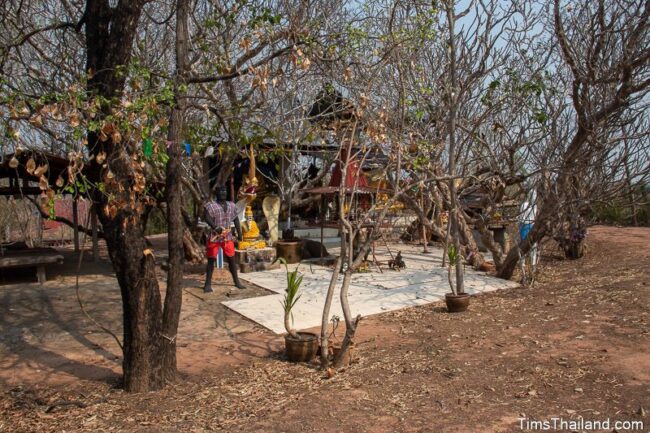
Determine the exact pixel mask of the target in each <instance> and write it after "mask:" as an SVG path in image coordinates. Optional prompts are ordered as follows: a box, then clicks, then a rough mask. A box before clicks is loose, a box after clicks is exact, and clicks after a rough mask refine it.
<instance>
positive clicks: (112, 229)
mask: <svg viewBox="0 0 650 433" xmlns="http://www.w3.org/2000/svg"><path fill="white" fill-rule="evenodd" d="M144 3H145V2H144V0H132V1H130V2H119V3H118V4H117V5H116V6H115V7H110V5H109V3H108V1H107V0H87V2H86V13H85V29H86V53H87V69H88V71H89V75H90V78H89V80H88V93H89V95H90V96H93V95H94V96H101V97H102V98H103V99H104V100H105V101H111V102H110V103H107V104H105V105H104V106H103V107H102V110H103V111H102V114H101V116H104V117H105V116H108V115H110V114H111V105H110V104H111V103H113V102H115V101H118V100H119V98H120V97H121V95H122V94H123V92H124V84H125V79H126V77H125V75H126V74H122V73H117V71H118V70H119V69H120V68H119V67H120V66H125V65H128V63H129V62H130V59H131V51H132V45H133V40H134V38H135V35H136V30H137V25H138V22H139V19H140V15H141V13H142V7H143V5H144ZM179 3H181V2H179ZM184 4H185V5H186V3H184ZM178 9H179V10H180V11H182V10H183V9H184V10H185V13H186V10H187V9H186V7H185V8H183V7H182V5H181V4H179V6H178ZM177 13H182V12H177ZM101 116H100V117H98V120H100V121H101ZM174 128H176V129H175V130H176V131H180V130H181V129H182V119H181V122H180V124H178V123H176V127H174V126H172V127H171V129H172V130H174ZM170 134H172V131H171V130H170ZM174 134H176V132H174ZM88 146H89V151H90V153H91V154H92V155H93V156H96V155H97V154H98V153H100V152H105V153H106V154H107V158H106V165H105V166H101V165H100V164H98V163H97V162H96V161H97V160H96V159H93V162H92V165H91V169H92V172H91V174H90V177H91V180H93V181H95V182H96V183H100V182H101V183H104V185H105V188H106V193H101V192H99V191H94V192H93V193H94V197H93V198H94V202H95V204H99V205H101V206H99V207H98V210H99V212H98V216H99V218H100V220H101V223H102V226H103V228H104V234H105V238H106V244H107V247H108V252H109V255H110V257H111V261H112V263H113V269H114V270H115V274H116V276H117V280H118V283H119V286H120V291H121V294H122V305H123V321H124V361H123V370H124V389H125V390H126V391H129V392H144V391H151V390H156V389H160V388H162V387H163V386H164V385H165V383H166V381H167V380H169V379H172V378H173V377H174V376H175V372H176V369H175V364H176V361H175V349H176V344H175V342H176V329H177V325H178V315H179V313H180V286H179V284H180V283H179V281H180V279H179V275H178V274H177V273H176V272H177V271H172V270H171V269H170V273H169V275H170V281H168V286H169V287H168V292H167V295H166V297H165V308H164V311H163V308H162V302H161V296H160V290H159V287H158V281H157V279H156V270H155V262H154V256H153V254H152V253H151V251H150V250H149V249H148V248H147V247H146V244H145V238H144V232H143V229H142V219H141V215H142V211H143V209H144V202H145V201H146V197H145V195H144V193H142V192H139V191H136V190H135V189H134V188H132V186H133V185H134V183H135V179H136V178H137V176H143V174H142V173H141V168H139V167H140V166H139V162H138V161H137V154H136V153H134V150H133V143H128V142H121V141H113V137H109V138H108V140H106V141H103V142H102V141H100V140H99V137H98V134H97V133H96V132H92V131H89V133H88ZM134 157H135V158H134ZM177 164H179V161H178V159H177V158H172V159H171V160H170V164H169V166H168V176H171V179H168V186H172V189H171V191H167V198H168V201H170V204H169V206H168V209H169V210H168V218H169V220H170V222H171V224H170V226H171V227H172V228H171V233H170V262H173V264H170V267H173V268H172V269H176V270H177V269H179V266H178V263H179V261H180V263H181V265H182V250H181V249H180V248H179V246H182V228H181V229H176V230H175V229H174V228H173V227H174V226H175V223H174V222H175V221H177V220H180V221H182V219H180V218H179V217H178V215H179V214H180V212H179V211H178V204H177V203H178V200H176V197H178V196H180V192H179V190H177V189H174V186H176V185H180V183H181V182H180V180H179V174H178V170H179V167H178V165H177ZM109 170H110V173H111V174H112V176H110V177H109V176H108V175H107V174H108V172H109ZM109 196H110V197H111V202H109ZM116 204H118V205H116ZM176 227H178V226H177V225H176ZM172 251H173V252H172ZM179 251H180V252H181V256H180V258H179V256H178V252H179ZM180 277H181V278H182V274H181V275H180Z"/></svg>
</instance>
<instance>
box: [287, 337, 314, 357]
mask: <svg viewBox="0 0 650 433" xmlns="http://www.w3.org/2000/svg"><path fill="white" fill-rule="evenodd" d="M298 336H299V337H300V338H299V339H297V338H293V337H292V336H291V335H289V334H287V335H285V336H284V345H285V350H286V353H287V359H288V360H289V361H291V362H309V361H311V360H312V359H314V357H315V356H316V353H317V352H318V347H319V341H318V340H319V339H318V334H314V333H312V332H298Z"/></svg>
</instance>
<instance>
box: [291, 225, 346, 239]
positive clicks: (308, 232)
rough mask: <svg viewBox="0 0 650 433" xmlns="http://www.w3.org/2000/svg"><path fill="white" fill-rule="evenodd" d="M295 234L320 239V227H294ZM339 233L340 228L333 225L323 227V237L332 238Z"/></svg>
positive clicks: (298, 236)
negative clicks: (332, 226)
mask: <svg viewBox="0 0 650 433" xmlns="http://www.w3.org/2000/svg"><path fill="white" fill-rule="evenodd" d="M293 234H294V236H296V237H297V238H310V239H320V227H310V228H306V229H294V230H293ZM338 235H339V230H338V229H334V228H331V227H326V228H323V237H325V238H331V237H336V236H338Z"/></svg>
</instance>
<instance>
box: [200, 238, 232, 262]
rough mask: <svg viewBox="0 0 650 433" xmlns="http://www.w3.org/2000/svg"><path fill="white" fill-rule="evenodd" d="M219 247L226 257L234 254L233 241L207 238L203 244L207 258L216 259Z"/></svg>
mask: <svg viewBox="0 0 650 433" xmlns="http://www.w3.org/2000/svg"><path fill="white" fill-rule="evenodd" d="M221 248H223V253H224V255H225V256H226V257H232V256H234V255H235V243H234V242H233V241H221V242H211V241H210V240H208V243H207V244H206V246H205V256H206V257H207V258H209V259H216V258H217V254H219V249H221Z"/></svg>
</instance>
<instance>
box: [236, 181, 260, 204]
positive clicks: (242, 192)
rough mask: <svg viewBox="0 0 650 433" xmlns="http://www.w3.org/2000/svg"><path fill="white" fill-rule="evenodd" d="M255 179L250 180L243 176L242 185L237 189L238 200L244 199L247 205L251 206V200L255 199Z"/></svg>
mask: <svg viewBox="0 0 650 433" xmlns="http://www.w3.org/2000/svg"><path fill="white" fill-rule="evenodd" d="M258 183H259V182H258V181H257V177H253V178H252V179H250V178H249V177H248V176H244V183H242V186H241V187H240V188H239V193H238V198H239V199H240V200H243V199H246V202H247V203H248V204H251V203H252V202H253V200H255V198H256V197H257V192H256V191H257V185H258Z"/></svg>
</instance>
